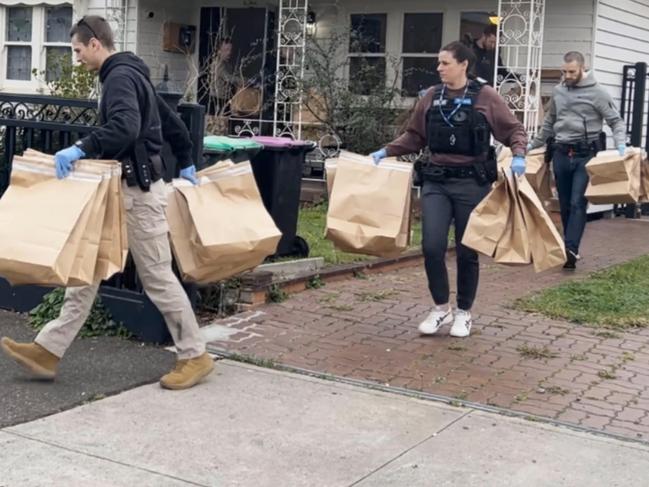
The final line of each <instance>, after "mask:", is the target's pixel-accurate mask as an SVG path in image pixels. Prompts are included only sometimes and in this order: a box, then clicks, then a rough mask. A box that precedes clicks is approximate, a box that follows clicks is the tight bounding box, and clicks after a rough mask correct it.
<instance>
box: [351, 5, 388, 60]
mask: <svg viewBox="0 0 649 487" xmlns="http://www.w3.org/2000/svg"><path fill="white" fill-rule="evenodd" d="M351 21H352V25H351V27H352V31H351V35H350V38H349V52H385V28H386V23H387V15H386V14H358V15H352V16H351Z"/></svg>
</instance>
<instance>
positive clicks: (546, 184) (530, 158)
mask: <svg viewBox="0 0 649 487" xmlns="http://www.w3.org/2000/svg"><path fill="white" fill-rule="evenodd" d="M512 158H513V156H512V151H511V150H510V149H509V147H503V148H502V149H501V151H500V153H499V154H498V167H499V168H500V169H505V170H506V169H509V168H510V167H511V164H512ZM525 177H526V178H527V180H528V181H529V183H530V185H531V186H532V188H534V191H535V192H536V194H537V195H538V197H539V198H540V199H541V201H543V202H546V201H549V200H550V199H551V198H552V172H551V171H550V165H549V164H548V163H546V162H545V147H539V148H537V149H532V150H531V151H529V152H528V153H527V156H526V157H525Z"/></svg>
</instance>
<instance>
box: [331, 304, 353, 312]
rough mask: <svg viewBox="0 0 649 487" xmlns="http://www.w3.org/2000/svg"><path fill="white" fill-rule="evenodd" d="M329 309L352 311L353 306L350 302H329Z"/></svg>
mask: <svg viewBox="0 0 649 487" xmlns="http://www.w3.org/2000/svg"><path fill="white" fill-rule="evenodd" d="M327 308H329V309H333V310H334V311H353V310H354V307H353V306H352V305H351V304H331V305H329V306H327Z"/></svg>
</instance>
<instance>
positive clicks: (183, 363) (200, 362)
mask: <svg viewBox="0 0 649 487" xmlns="http://www.w3.org/2000/svg"><path fill="white" fill-rule="evenodd" d="M213 369H214V360H213V359H212V357H210V356H209V354H208V353H207V352H206V353H204V354H203V355H201V356H200V357H196V358H190V359H180V360H178V361H177V362H176V366H175V367H174V369H173V370H172V371H171V372H169V373H168V374H166V375H164V376H162V379H160V385H161V386H162V387H164V388H165V389H174V390H180V389H189V388H190V387H192V386H195V385H196V384H198V383H199V382H200V381H201V380H202V379H204V378H205V377H206V376H207V375H208V374H209V373H210V372H212V370H213Z"/></svg>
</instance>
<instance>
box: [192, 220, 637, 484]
mask: <svg viewBox="0 0 649 487" xmlns="http://www.w3.org/2000/svg"><path fill="white" fill-rule="evenodd" d="M586 237H587V238H586V239H585V241H584V245H583V248H582V254H583V256H584V259H583V261H581V262H580V263H579V266H578V269H577V271H576V272H564V271H563V270H562V269H560V268H559V269H552V270H549V271H546V272H542V273H539V274H536V273H535V272H534V269H532V267H531V266H525V267H520V266H502V265H498V264H494V263H493V261H490V260H489V259H487V258H483V259H482V260H481V271H480V272H481V286H480V291H479V293H478V300H477V303H476V306H475V307H474V309H473V322H474V327H473V330H472V332H471V336H470V337H469V338H466V339H456V338H453V337H450V336H449V335H448V330H449V327H445V328H443V329H442V330H441V331H440V333H438V334H437V335H435V336H432V337H431V336H428V337H425V336H421V335H420V334H419V332H418V331H417V325H418V324H419V323H420V322H421V320H422V319H424V317H425V316H426V315H427V314H428V313H429V312H430V307H431V305H432V301H431V298H430V293H429V291H428V286H427V280H426V275H425V271H424V268H423V265H422V266H421V267H409V268H404V269H400V270H396V271H392V272H386V273H383V274H371V275H367V276H365V279H349V280H344V281H340V282H332V283H327V285H326V286H325V287H322V288H320V289H310V290H308V291H305V292H302V293H299V294H296V295H291V296H290V298H289V299H288V300H287V301H285V302H282V303H270V304H267V305H264V306H261V307H259V308H257V309H255V310H252V311H248V312H246V313H241V314H238V315H235V316H231V317H228V318H224V319H221V320H215V321H214V322H212V323H210V324H209V325H208V326H206V327H205V328H203V331H204V333H205V334H206V336H207V338H208V341H209V349H210V350H211V351H213V352H217V353H229V354H233V353H234V354H238V355H244V356H247V357H251V358H253V359H255V360H266V361H272V362H274V363H276V364H282V365H285V366H288V367H293V368H299V369H307V370H311V371H314V372H319V373H326V374H331V375H335V376H339V377H345V378H349V379H355V380H362V381H369V382H374V383H376V384H381V385H389V386H390V387H397V388H405V389H408V390H411V391H421V392H424V393H428V394H434V395H438V396H445V397H447V398H449V399H457V400H461V401H464V400H466V401H469V402H472V403H479V404H483V405H488V406H492V407H499V408H504V409H508V410H514V411H516V412H518V413H522V414H525V415H535V416H541V417H545V418H551V419H553V420H555V421H560V422H566V423H571V424H574V425H579V426H582V427H585V428H592V429H597V430H600V431H604V432H606V433H611V434H617V435H623V436H626V437H628V438H633V439H642V440H644V441H646V442H648V443H649V328H628V329H624V330H616V331H615V332H613V331H612V330H602V329H601V328H600V329H597V328H593V327H589V326H584V325H578V324H575V323H568V322H566V321H562V320H555V319H550V318H548V317H546V316H542V315H540V314H530V313H526V312H524V311H520V310H517V309H513V308H512V303H513V301H514V300H515V299H516V298H519V297H522V296H525V295H528V294H529V293H531V292H535V291H540V290H542V289H544V288H548V287H553V286H556V285H559V284H561V283H565V282H566V281H569V280H573V279H583V278H586V277H587V276H588V275H589V273H590V272H592V271H598V270H602V269H605V268H608V267H610V266H612V265H615V264H620V263H623V262H626V261H627V260H630V259H633V258H635V257H638V256H641V255H647V254H649V222H647V221H644V220H624V219H613V220H599V221H595V222H591V223H589V224H588V227H587V232H586ZM454 260H455V256H454V255H450V256H449V258H448V268H449V273H450V280H451V289H455V267H456V265H455V261H454ZM451 301H452V302H454V299H451ZM525 350H528V351H530V350H531V351H535V350H536V351H538V350H540V351H544V352H545V353H544V354H541V355H538V356H535V355H534V354H526V353H525ZM647 485H649V482H648V483H647Z"/></svg>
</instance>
